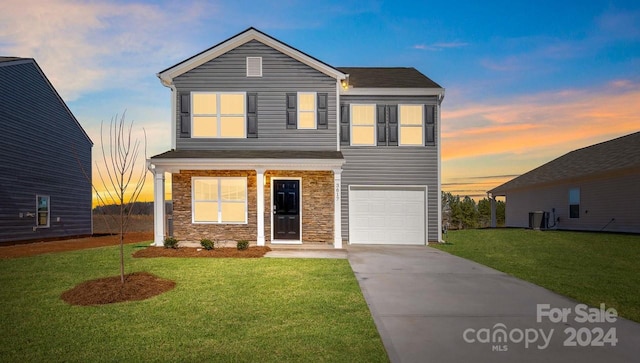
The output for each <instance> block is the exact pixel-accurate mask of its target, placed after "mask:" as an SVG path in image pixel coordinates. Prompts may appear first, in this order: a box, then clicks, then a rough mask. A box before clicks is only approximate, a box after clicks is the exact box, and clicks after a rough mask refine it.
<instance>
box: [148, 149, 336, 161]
mask: <svg viewBox="0 0 640 363" xmlns="http://www.w3.org/2000/svg"><path fill="white" fill-rule="evenodd" d="M151 159H324V160H329V159H343V156H342V153H341V152H340V151H297V150H296V151H289V150H171V151H167V152H164V153H162V154H159V155H156V156H153V157H151Z"/></svg>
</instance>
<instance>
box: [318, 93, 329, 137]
mask: <svg viewBox="0 0 640 363" xmlns="http://www.w3.org/2000/svg"><path fill="white" fill-rule="evenodd" d="M327 97H328V95H327V94H326V93H318V101H317V105H318V128H319V129H327V128H329V122H328V121H329V116H328V114H327Z"/></svg>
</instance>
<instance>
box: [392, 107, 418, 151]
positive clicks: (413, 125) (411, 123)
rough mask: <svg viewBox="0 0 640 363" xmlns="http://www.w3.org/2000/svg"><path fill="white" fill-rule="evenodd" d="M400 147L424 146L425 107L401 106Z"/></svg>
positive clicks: (399, 109)
mask: <svg viewBox="0 0 640 363" xmlns="http://www.w3.org/2000/svg"><path fill="white" fill-rule="evenodd" d="M398 113H399V122H400V130H399V133H400V135H399V137H398V138H399V142H398V145H400V146H423V145H424V105H399V106H398Z"/></svg>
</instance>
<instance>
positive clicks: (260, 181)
mask: <svg viewBox="0 0 640 363" xmlns="http://www.w3.org/2000/svg"><path fill="white" fill-rule="evenodd" d="M264 184H265V183H264V169H256V190H257V192H258V193H257V197H256V199H257V208H256V212H257V213H258V218H257V219H258V226H257V229H258V240H257V243H258V246H264Z"/></svg>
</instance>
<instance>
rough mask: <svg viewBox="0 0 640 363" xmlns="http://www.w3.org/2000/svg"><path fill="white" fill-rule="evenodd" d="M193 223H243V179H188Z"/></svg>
mask: <svg viewBox="0 0 640 363" xmlns="http://www.w3.org/2000/svg"><path fill="white" fill-rule="evenodd" d="M191 185H192V193H191V197H192V203H191V205H192V216H193V218H192V219H193V223H225V224H234V223H236V224H237V223H247V178H230V177H227V178H212V177H197V178H193V179H192V183H191Z"/></svg>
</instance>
